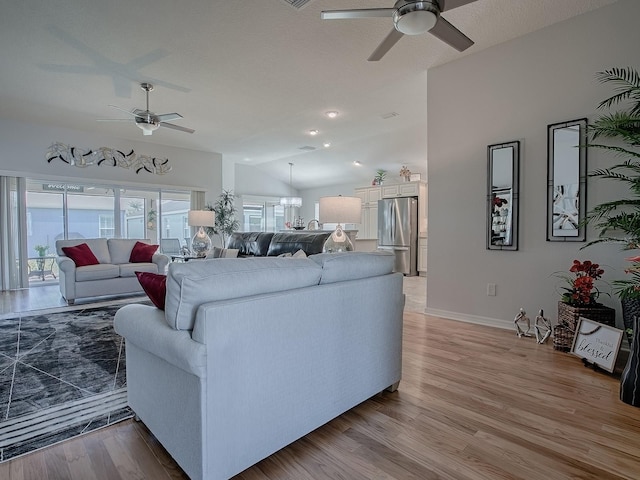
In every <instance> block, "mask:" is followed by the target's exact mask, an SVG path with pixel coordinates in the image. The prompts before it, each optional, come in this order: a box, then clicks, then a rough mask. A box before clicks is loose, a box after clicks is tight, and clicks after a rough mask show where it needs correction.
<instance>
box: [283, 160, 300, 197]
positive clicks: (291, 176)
mask: <svg viewBox="0 0 640 480" xmlns="http://www.w3.org/2000/svg"><path fill="white" fill-rule="evenodd" d="M292 181H293V163H292V162H289V194H290V196H288V197H280V205H282V206H283V207H285V208H286V207H290V208H294V207H295V208H299V207H301V206H302V198H300V197H294V196H293V186H292Z"/></svg>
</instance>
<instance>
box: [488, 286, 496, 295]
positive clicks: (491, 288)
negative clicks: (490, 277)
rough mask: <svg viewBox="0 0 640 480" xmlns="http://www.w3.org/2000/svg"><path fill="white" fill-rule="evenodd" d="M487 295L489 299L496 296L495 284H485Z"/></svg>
mask: <svg viewBox="0 0 640 480" xmlns="http://www.w3.org/2000/svg"><path fill="white" fill-rule="evenodd" d="M487 295H488V296H490V297H495V296H496V284H495V283H487Z"/></svg>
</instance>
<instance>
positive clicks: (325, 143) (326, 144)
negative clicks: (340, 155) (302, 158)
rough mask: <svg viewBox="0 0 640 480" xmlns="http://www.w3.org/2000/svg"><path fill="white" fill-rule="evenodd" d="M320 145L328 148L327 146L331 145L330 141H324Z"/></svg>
mask: <svg viewBox="0 0 640 480" xmlns="http://www.w3.org/2000/svg"><path fill="white" fill-rule="evenodd" d="M322 146H323V147H324V148H329V147H330V146H331V142H324V143H323V144H322Z"/></svg>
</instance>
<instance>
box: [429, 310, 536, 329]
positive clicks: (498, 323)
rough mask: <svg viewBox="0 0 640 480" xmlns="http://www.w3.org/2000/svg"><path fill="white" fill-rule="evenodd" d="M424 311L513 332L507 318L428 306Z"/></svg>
mask: <svg viewBox="0 0 640 480" xmlns="http://www.w3.org/2000/svg"><path fill="white" fill-rule="evenodd" d="M424 313H425V314H426V315H432V316H434V317H440V318H446V319H448V320H457V321H459V322H465V323H474V324H476V325H484V326H487V327H496V328H502V329H505V330H513V331H514V332H515V327H514V326H513V322H512V321H508V320H500V319H497V318H490V317H481V316H479V315H469V314H466V313H458V312H451V311H449V310H439V309H437V308H429V307H427V308H425V309H424ZM532 324H533V322H532Z"/></svg>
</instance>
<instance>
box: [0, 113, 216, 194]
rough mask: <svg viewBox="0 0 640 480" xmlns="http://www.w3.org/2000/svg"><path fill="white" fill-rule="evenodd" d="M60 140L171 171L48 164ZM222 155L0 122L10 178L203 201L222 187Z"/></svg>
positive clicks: (0, 156)
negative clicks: (143, 158)
mask: <svg viewBox="0 0 640 480" xmlns="http://www.w3.org/2000/svg"><path fill="white" fill-rule="evenodd" d="M54 142H62V143H64V144H67V145H71V146H75V147H78V148H81V149H94V150H95V149H97V148H100V147H109V148H117V149H120V150H122V151H124V152H127V153H128V152H130V151H131V149H133V150H134V151H135V152H136V154H139V155H150V156H152V157H159V158H168V159H169V162H170V164H171V165H172V170H171V171H170V172H168V173H166V174H165V175H155V174H151V173H147V172H145V173H139V174H136V173H135V171H133V170H129V169H125V168H120V167H110V166H97V165H92V166H88V167H85V168H78V167H75V166H70V165H67V164H66V163H64V162H62V161H61V160H59V159H56V160H53V161H52V162H50V163H48V162H47V160H46V159H45V155H46V152H47V150H48V148H49V146H50V145H51V144H52V143H54ZM221 171H222V156H221V155H220V154H218V153H210V152H199V151H195V150H187V149H184V148H175V147H168V146H165V145H159V144H154V143H147V142H132V141H130V140H124V139H119V138H115V137H109V136H103V135H96V134H93V133H88V132H83V131H79V130H70V129H66V128H59V127H54V126H48V125H41V124H32V123H24V122H19V121H14V120H9V119H6V118H5V119H3V118H0V172H2V173H4V174H7V175H14V176H29V177H34V178H43V179H52V180H61V181H66V180H70V179H81V180H90V181H98V182H105V183H112V184H120V185H132V186H162V187H165V188H166V187H169V188H171V187H178V188H185V189H197V190H203V191H205V192H206V197H207V201H209V200H211V199H214V198H216V197H217V196H218V194H219V192H220V190H221V185H222V180H221V177H222V174H221Z"/></svg>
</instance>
